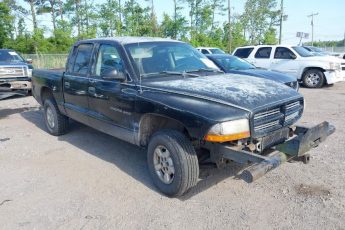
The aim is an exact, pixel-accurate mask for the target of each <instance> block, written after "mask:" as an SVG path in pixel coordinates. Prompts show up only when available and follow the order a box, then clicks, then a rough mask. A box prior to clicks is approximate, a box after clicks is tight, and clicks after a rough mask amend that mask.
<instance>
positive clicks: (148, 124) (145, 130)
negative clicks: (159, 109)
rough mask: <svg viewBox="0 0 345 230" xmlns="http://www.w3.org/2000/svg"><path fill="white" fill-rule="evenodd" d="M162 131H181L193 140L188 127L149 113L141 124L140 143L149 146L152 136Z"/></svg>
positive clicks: (142, 119)
mask: <svg viewBox="0 0 345 230" xmlns="http://www.w3.org/2000/svg"><path fill="white" fill-rule="evenodd" d="M162 129H172V130H176V131H179V132H181V133H183V134H185V135H186V136H187V138H189V139H191V136H190V133H189V131H188V129H187V127H186V126H185V125H184V124H183V123H182V122H180V121H178V120H176V119H174V118H171V117H167V116H164V115H160V114H155V113H148V114H145V115H143V116H142V117H141V119H140V122H139V132H138V138H139V139H138V143H139V145H141V146H147V145H148V142H149V140H150V138H151V136H152V135H153V134H154V133H155V132H157V131H159V130H162Z"/></svg>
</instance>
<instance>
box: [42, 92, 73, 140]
mask: <svg viewBox="0 0 345 230" xmlns="http://www.w3.org/2000/svg"><path fill="white" fill-rule="evenodd" d="M43 106H44V120H45V124H46V127H47V129H48V131H49V133H50V134H52V135H54V136H60V135H62V134H65V133H66V131H67V128H68V117H66V116H65V115H63V114H61V113H60V111H59V109H58V107H57V104H56V102H55V100H54V99H52V98H47V99H45V100H44V104H43Z"/></svg>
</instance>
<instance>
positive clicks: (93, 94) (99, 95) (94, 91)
mask: <svg viewBox="0 0 345 230" xmlns="http://www.w3.org/2000/svg"><path fill="white" fill-rule="evenodd" d="M88 91H89V94H90V95H91V96H92V97H95V98H102V99H105V97H104V95H103V94H97V93H96V89H95V87H89V89H88Z"/></svg>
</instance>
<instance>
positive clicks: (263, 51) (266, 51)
mask: <svg viewBox="0 0 345 230" xmlns="http://www.w3.org/2000/svg"><path fill="white" fill-rule="evenodd" d="M271 51H272V48H271V47H261V48H259V49H258V51H256V53H255V58H270V56H271Z"/></svg>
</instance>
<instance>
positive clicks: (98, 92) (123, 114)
mask: <svg viewBox="0 0 345 230" xmlns="http://www.w3.org/2000/svg"><path fill="white" fill-rule="evenodd" d="M121 50H122V49H121V47H119V46H118V45H117V44H115V43H102V44H100V45H99V47H98V52H97V54H95V63H94V65H93V68H92V70H91V77H90V79H89V82H90V83H89V87H88V93H89V111H90V112H89V115H90V123H91V126H93V127H95V128H97V129H99V130H101V131H103V132H106V133H108V134H111V135H113V136H115V137H118V138H120V139H127V140H131V139H133V137H134V135H133V127H132V125H131V124H132V123H131V122H132V113H133V112H134V105H135V97H136V94H137V90H136V89H135V85H134V84H129V83H128V82H124V81H121V80H105V79H103V78H102V76H104V74H105V73H106V72H107V71H111V70H114V69H115V70H117V71H118V72H122V73H125V74H126V73H127V71H126V62H125V61H124V58H123V57H124V54H123V53H122V51H121ZM126 75H127V74H126ZM124 135H125V137H124ZM126 135H127V136H126Z"/></svg>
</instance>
